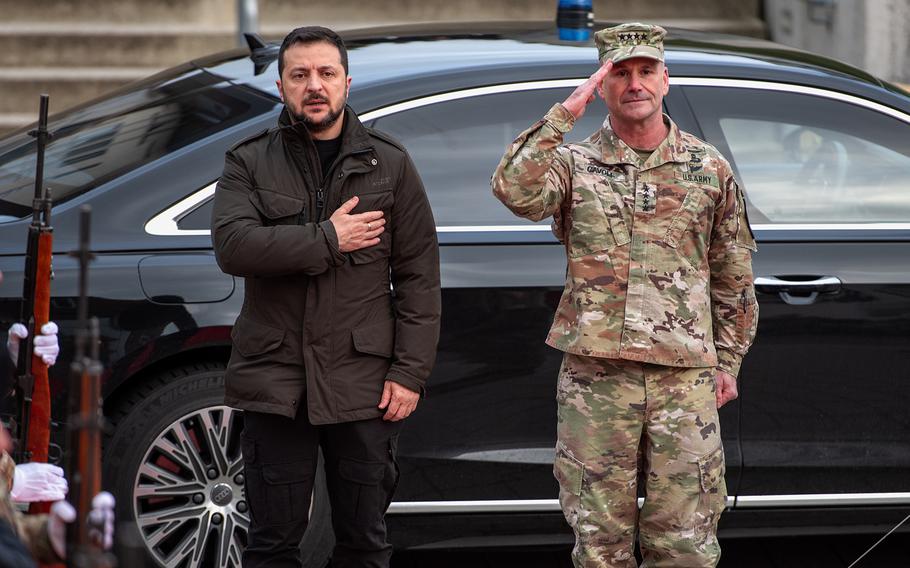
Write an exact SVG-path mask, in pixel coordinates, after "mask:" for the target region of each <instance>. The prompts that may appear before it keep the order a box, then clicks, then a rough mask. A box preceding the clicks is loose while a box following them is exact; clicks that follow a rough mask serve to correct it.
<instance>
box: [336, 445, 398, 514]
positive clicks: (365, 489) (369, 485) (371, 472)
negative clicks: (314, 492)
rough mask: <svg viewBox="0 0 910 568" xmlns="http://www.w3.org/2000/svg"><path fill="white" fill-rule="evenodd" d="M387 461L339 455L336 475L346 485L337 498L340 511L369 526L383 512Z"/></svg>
mask: <svg viewBox="0 0 910 568" xmlns="http://www.w3.org/2000/svg"><path fill="white" fill-rule="evenodd" d="M387 469H388V466H387V464H385V463H383V462H365V461H358V460H353V459H349V458H342V459H341V460H339V462H338V476H339V477H340V478H341V479H343V480H344V481H345V482H346V484H345V485H346V487H345V488H344V489H343V490H342V491H340V492H338V493H339V495H338V497H337V499H336V501H337V502H338V504H339V505H340V506H341V509H342V510H341V511H339V512H340V513H341V514H343V515H345V516H346V517H348V518H350V519H353V520H355V522H356V523H358V524H363V525H365V526H370V525H372V524H373V523H374V522H376V521H378V520H379V519H381V518H382V516H383V515H384V514H385V510H386V508H387V506H388V505H387V504H388V502H389V497H388V496H387V491H386V489H385V488H384V487H383V479H384V478H385V477H386V470H387Z"/></svg>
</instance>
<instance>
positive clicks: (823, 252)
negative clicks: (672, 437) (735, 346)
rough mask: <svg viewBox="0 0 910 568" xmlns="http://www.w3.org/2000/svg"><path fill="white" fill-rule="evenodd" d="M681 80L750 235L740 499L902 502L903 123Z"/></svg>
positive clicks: (907, 130)
mask: <svg viewBox="0 0 910 568" xmlns="http://www.w3.org/2000/svg"><path fill="white" fill-rule="evenodd" d="M677 83H678V84H682V85H684V92H685V95H686V97H687V98H688V100H689V102H690V104H691V107H692V109H693V111H694V114H695V115H696V116H697V117H698V120H699V122H700V125H701V128H702V130H703V132H704V134H705V136H706V137H707V139H708V140H709V141H710V142H712V143H713V144H715V145H716V146H718V148H719V149H721V151H722V152H724V154H726V155H727V156H728V157H730V158H732V160H733V161H734V163H735V169H736V170H737V172H738V177H739V178H740V180H741V181H742V182H743V184H744V186H745V189H746V195H747V200H748V212H749V216H750V220H751V224H752V228H753V230H754V232H755V233H756V236H757V238H758V241H759V250H758V253H757V254H756V255H755V256H754V269H755V276H756V289H757V291H758V298H759V305H760V316H759V326H758V337H757V339H756V342H755V344H754V345H753V347H752V350H751V351H750V353H749V355H747V356H746V359H745V363H744V365H743V368H742V373H741V378H740V396H741V399H742V424H741V445H742V452H743V460H744V469H743V477H742V484H741V486H740V490H739V495H738V500H737V505H738V506H741V507H750V506H768V505H784V506H788V505H789V506H807V507H808V506H816V505H831V504H837V505H849V504H897V503H896V502H895V501H894V499H895V498H897V499H898V500H900V499H904V500H906V494H905V496H904V497H903V498H901V497H900V496H897V497H895V496H894V495H888V494H889V493H892V492H900V491H906V487H907V485H906V471H907V468H908V467H910V445H908V443H907V439H908V437H910V414H908V413H907V406H908V403H910V373H908V371H907V369H908V368H910V317H908V316H910V181H908V180H910V116H908V115H907V114H904V113H903V112H900V111H898V110H895V109H894V108H891V107H887V106H885V105H882V104H878V103H874V102H872V101H868V100H866V99H863V98H860V97H857V96H853V95H849V94H845V93H843V92H835V91H829V90H825V89H820V88H811V87H797V86H794V85H790V84H777V83H769V82H759V81H733V80H719V79H689V80H687V79H685V78H683V79H678V80H677Z"/></svg>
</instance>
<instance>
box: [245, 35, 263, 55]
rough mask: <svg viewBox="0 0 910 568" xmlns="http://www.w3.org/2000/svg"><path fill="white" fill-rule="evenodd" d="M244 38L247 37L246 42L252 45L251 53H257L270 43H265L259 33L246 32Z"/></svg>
mask: <svg viewBox="0 0 910 568" xmlns="http://www.w3.org/2000/svg"><path fill="white" fill-rule="evenodd" d="M243 38H244V39H246V44H247V45H248V46H249V47H250V53H256V52H257V51H258V50H260V49H265V48H267V47H268V46H269V44H267V43H265V40H263V39H262V38H261V37H259V34H253V33H245V34H243Z"/></svg>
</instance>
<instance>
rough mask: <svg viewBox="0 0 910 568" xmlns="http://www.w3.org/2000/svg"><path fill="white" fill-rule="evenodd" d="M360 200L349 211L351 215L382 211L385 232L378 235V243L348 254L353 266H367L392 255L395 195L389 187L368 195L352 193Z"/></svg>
mask: <svg viewBox="0 0 910 568" xmlns="http://www.w3.org/2000/svg"><path fill="white" fill-rule="evenodd" d="M354 195H356V196H357V197H359V198H360V201H358V202H357V207H355V208H354V210H353V211H351V214H352V215H356V214H358V213H366V212H367V211H382V213H383V217H384V218H385V231H383V232H382V233H381V234H380V235H379V243H378V244H375V245H373V246H371V247H367V248H363V249H360V250H355V251H353V252H351V253H350V259H351V262H352V263H353V264H369V263H371V262H374V261H376V260H379V259H382V258H388V257H389V255H390V254H391V253H392V233H391V232H390V231H391V230H392V205H393V204H394V203H395V194H394V193H393V192H392V188H391V186H390V187H389V189H388V190H382V191H371V192H368V193H356V192H355V193H354Z"/></svg>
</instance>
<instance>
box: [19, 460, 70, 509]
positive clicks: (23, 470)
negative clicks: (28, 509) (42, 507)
mask: <svg viewBox="0 0 910 568" xmlns="http://www.w3.org/2000/svg"><path fill="white" fill-rule="evenodd" d="M66 491H67V483H66V478H65V477H63V470H62V469H61V468H59V467H57V466H55V465H52V464H49V463H34V462H33V463H23V464H19V465H17V466H16V470H15V473H14V474H13V489H12V491H10V498H11V499H12V500H13V501H18V502H19V503H33V502H36V501H59V500H61V499H63V498H64V497H66Z"/></svg>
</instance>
